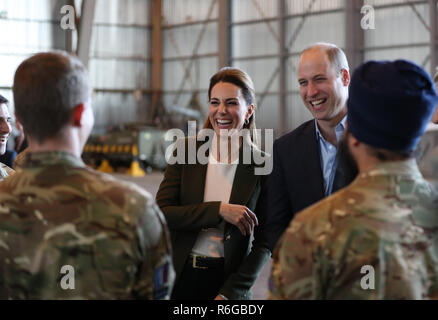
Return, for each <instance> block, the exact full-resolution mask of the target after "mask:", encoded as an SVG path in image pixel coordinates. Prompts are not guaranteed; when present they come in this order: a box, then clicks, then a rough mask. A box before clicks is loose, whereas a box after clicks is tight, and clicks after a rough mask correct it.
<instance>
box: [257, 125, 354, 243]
mask: <svg viewBox="0 0 438 320" xmlns="http://www.w3.org/2000/svg"><path fill="white" fill-rule="evenodd" d="M337 157H339V154H338V155H337ZM338 159H339V165H338V167H337V169H336V174H335V178H334V181H333V193H334V192H335V191H337V190H339V189H341V188H343V187H345V186H347V185H348V184H350V183H351V182H352V181H353V180H354V178H355V177H356V175H357V169H356V168H354V167H352V166H350V165H348V163H346V162H344V161H343V160H344V158H342V157H339V158H338ZM324 196H325V195H324V178H323V174H322V169H321V157H320V149H319V143H318V140H317V137H316V130H315V120H314V119H312V120H309V121H307V122H305V123H304V124H302V125H301V126H299V127H298V128H296V129H295V130H293V131H292V132H290V133H287V134H285V135H284V136H282V137H280V138H278V139H277V140H276V141H275V142H274V147H273V170H272V173H271V175H270V177H269V181H268V200H267V210H268V220H267V224H266V227H265V230H266V238H267V240H268V242H269V246H270V248H271V249H273V248H274V246H275V244H276V242H277V241H278V239H279V238H280V236H281V235H282V234H283V232H284V231H285V229H286V228H287V227H288V226H289V223H290V221H291V220H292V218H293V217H294V216H295V214H296V213H298V212H299V211H301V210H303V209H305V208H307V207H308V206H310V205H312V204H314V203H316V202H318V201H320V200H321V199H323V198H324Z"/></svg>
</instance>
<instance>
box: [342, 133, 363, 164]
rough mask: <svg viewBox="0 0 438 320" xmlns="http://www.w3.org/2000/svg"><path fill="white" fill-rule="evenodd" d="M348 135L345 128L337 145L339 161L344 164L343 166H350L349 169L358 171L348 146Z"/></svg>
mask: <svg viewBox="0 0 438 320" xmlns="http://www.w3.org/2000/svg"><path fill="white" fill-rule="evenodd" d="M348 135H349V132H348V131H347V130H346V131H345V133H344V135H343V136H342V140H341V142H340V144H339V146H338V147H339V151H338V152H339V157H340V158H341V159H340V161H341V163H343V164H344V166H346V167H349V168H351V170H354V172H358V170H359V167H358V165H357V162H356V160H355V159H354V157H353V155H352V154H351V152H350V148H349V147H348Z"/></svg>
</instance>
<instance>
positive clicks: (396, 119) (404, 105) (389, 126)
mask: <svg viewBox="0 0 438 320" xmlns="http://www.w3.org/2000/svg"><path fill="white" fill-rule="evenodd" d="M437 102H438V96H437V92H436V89H435V85H434V83H433V81H432V78H431V77H430V75H429V74H428V73H427V72H426V71H424V69H423V68H421V67H420V66H418V65H416V64H415V63H413V62H410V61H406V60H396V61H369V62H366V63H364V64H362V65H361V66H359V67H358V68H357V69H356V70H355V71H354V74H353V77H352V78H351V83H350V88H349V97H348V101H347V108H348V117H347V121H348V128H349V131H350V132H351V133H352V134H353V136H354V137H355V138H356V139H358V140H359V141H361V142H363V143H366V144H368V145H370V146H372V147H375V148H382V149H387V150H392V151H407V152H409V151H413V150H414V149H415V148H416V147H417V144H418V142H419V141H420V138H421V136H422V135H423V133H424V131H425V130H426V126H427V124H428V122H429V121H430V119H431V117H432V115H433V112H434V110H435V107H436V105H437Z"/></svg>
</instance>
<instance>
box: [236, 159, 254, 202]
mask: <svg viewBox="0 0 438 320" xmlns="http://www.w3.org/2000/svg"><path fill="white" fill-rule="evenodd" d="M258 179H259V177H258V176H256V175H254V170H253V166H252V165H245V164H241V163H239V164H238V165H237V168H236V174H235V176H234V181H233V187H232V189H231V195H230V203H231V204H240V205H246V204H247V203H248V202H249V200H250V198H251V196H252V195H253V193H254V189H255V187H256V185H257V181H258Z"/></svg>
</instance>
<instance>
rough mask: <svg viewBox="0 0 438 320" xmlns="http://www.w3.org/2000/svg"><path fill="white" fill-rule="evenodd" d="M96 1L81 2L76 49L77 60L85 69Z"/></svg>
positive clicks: (86, 0)
mask: <svg viewBox="0 0 438 320" xmlns="http://www.w3.org/2000/svg"><path fill="white" fill-rule="evenodd" d="M95 8H96V0H85V1H83V2H82V9H81V18H80V21H79V30H78V31H79V32H78V47H77V53H78V57H79V59H80V60H81V61H82V63H83V64H84V66H85V67H88V60H89V56H90V44H91V34H92V30H93V20H94V10H95Z"/></svg>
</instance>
